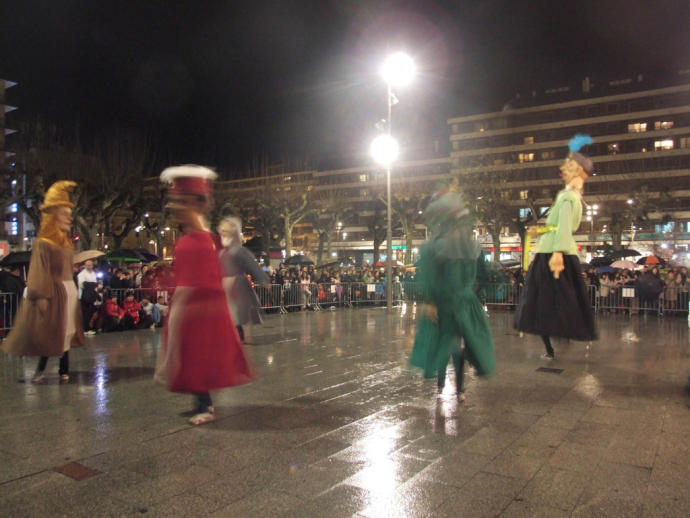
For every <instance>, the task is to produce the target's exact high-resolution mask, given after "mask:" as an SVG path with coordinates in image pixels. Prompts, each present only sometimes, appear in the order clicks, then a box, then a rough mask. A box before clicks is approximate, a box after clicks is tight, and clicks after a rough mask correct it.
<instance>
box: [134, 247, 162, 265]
mask: <svg viewBox="0 0 690 518" xmlns="http://www.w3.org/2000/svg"><path fill="white" fill-rule="evenodd" d="M135 252H137V253H138V254H139V255H141V256H143V257H144V259H145V260H146V262H147V263H151V262H154V261H158V259H160V257H158V256H157V255H156V254H154V253H153V252H149V251H148V250H146V249H144V248H137V249H136V250H135Z"/></svg>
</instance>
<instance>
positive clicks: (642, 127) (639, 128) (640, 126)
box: [628, 122, 647, 133]
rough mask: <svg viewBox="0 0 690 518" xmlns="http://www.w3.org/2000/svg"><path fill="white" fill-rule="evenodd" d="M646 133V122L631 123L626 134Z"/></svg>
mask: <svg viewBox="0 0 690 518" xmlns="http://www.w3.org/2000/svg"><path fill="white" fill-rule="evenodd" d="M645 131H647V123H646V122H632V123H630V124H628V133H643V132H645Z"/></svg>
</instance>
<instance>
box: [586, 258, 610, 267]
mask: <svg viewBox="0 0 690 518" xmlns="http://www.w3.org/2000/svg"><path fill="white" fill-rule="evenodd" d="M613 261H614V259H611V258H610V257H594V258H592V260H591V261H590V262H589V265H590V266H591V267H593V268H599V267H600V266H608V265H610V264H611V263H612V262H613Z"/></svg>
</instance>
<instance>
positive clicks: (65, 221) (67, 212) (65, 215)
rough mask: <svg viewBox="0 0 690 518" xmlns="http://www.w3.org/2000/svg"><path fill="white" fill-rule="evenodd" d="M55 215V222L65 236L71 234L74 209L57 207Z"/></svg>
mask: <svg viewBox="0 0 690 518" xmlns="http://www.w3.org/2000/svg"><path fill="white" fill-rule="evenodd" d="M53 214H54V215H55V222H56V223H57V226H58V228H59V229H60V230H62V231H63V232H64V233H65V234H69V231H70V229H71V228H72V209H71V208H69V207H56V208H55V209H54V212H53Z"/></svg>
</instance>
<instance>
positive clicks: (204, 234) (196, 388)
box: [155, 165, 253, 425]
mask: <svg viewBox="0 0 690 518" xmlns="http://www.w3.org/2000/svg"><path fill="white" fill-rule="evenodd" d="M215 177H216V174H215V173H214V172H213V171H211V170H210V169H208V168H205V167H202V166H197V165H186V166H177V167H169V168H168V169H166V170H165V171H163V173H162V174H161V180H162V181H163V182H166V183H169V184H170V187H169V189H168V203H167V204H166V207H167V208H168V210H169V211H170V213H171V215H172V217H173V219H174V220H175V221H176V222H177V223H179V224H180V225H181V226H182V228H183V229H184V235H183V236H182V237H181V238H180V239H179V240H178V242H177V245H176V246H175V253H174V268H175V292H174V294H173V296H172V300H171V302H170V312H169V314H168V319H167V321H166V324H165V327H164V329H163V337H162V345H161V349H160V351H159V355H158V366H157V368H156V375H155V379H156V381H159V382H162V383H165V384H166V385H167V387H168V389H169V390H170V391H172V392H186V393H191V394H194V395H195V396H196V400H197V405H198V406H197V409H196V412H197V413H196V415H195V416H194V417H192V418H191V419H190V423H192V424H194V425H199V424H204V423H207V422H210V421H212V420H213V419H214V413H215V411H214V408H213V403H212V401H211V396H210V394H209V392H210V391H212V390H217V389H221V388H225V387H232V386H235V385H240V384H242V383H247V382H249V381H251V380H252V378H253V377H252V373H251V369H250V367H249V362H248V361H247V358H246V356H245V354H244V350H243V349H242V342H241V341H240V338H239V336H238V334H237V330H236V329H235V325H234V324H233V322H232V317H231V316H230V310H229V308H228V304H227V301H226V298H225V292H224V291H223V286H222V281H221V279H222V276H221V270H220V263H219V262H218V246H217V241H216V239H214V237H213V235H212V234H211V233H210V232H208V231H207V230H205V228H206V225H205V221H204V217H203V214H204V213H205V212H206V211H207V210H208V207H209V204H210V201H209V200H210V198H211V192H212V187H211V186H212V181H213V180H214V179H215Z"/></svg>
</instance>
